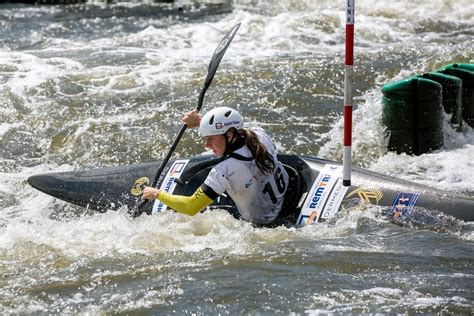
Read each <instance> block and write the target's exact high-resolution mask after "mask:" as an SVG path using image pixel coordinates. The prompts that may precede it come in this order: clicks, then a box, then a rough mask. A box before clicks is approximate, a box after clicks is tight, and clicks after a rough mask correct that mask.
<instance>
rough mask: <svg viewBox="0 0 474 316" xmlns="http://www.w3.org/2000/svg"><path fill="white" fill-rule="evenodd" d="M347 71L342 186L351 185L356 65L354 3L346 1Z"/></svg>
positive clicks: (351, 0)
mask: <svg viewBox="0 0 474 316" xmlns="http://www.w3.org/2000/svg"><path fill="white" fill-rule="evenodd" d="M346 1H347V10H346V69H345V74H344V140H343V142H344V151H343V162H342V164H343V171H342V184H343V185H344V186H346V187H348V186H350V185H351V155H352V77H353V65H354V22H355V21H354V15H355V14H354V10H355V8H354V2H355V0H346Z"/></svg>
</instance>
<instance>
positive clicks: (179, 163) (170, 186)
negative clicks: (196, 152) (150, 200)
mask: <svg viewBox="0 0 474 316" xmlns="http://www.w3.org/2000/svg"><path fill="white" fill-rule="evenodd" d="M188 162H189V160H176V161H175V162H173V164H172V165H171V168H170V169H169V170H168V172H167V173H166V177H165V178H164V180H163V182H161V186H160V189H161V190H164V191H165V192H166V193H173V191H174V189H175V187H176V182H175V181H174V180H175V179H177V178H179V177H180V176H181V174H182V173H183V171H184V169H185V168H186V165H187V164H188ZM167 208H168V207H167V206H166V204H164V203H162V202H161V201H159V200H155V203H154V204H153V213H160V212H163V211H165V210H166V209H167Z"/></svg>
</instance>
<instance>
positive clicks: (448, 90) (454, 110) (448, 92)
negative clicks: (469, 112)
mask: <svg viewBox="0 0 474 316" xmlns="http://www.w3.org/2000/svg"><path fill="white" fill-rule="evenodd" d="M417 77H421V78H425V79H429V80H433V81H436V82H437V83H439V84H440V85H441V86H442V87H443V91H442V101H441V102H442V105H443V108H444V111H445V112H446V113H448V114H452V115H451V123H453V124H456V125H461V123H462V109H463V106H462V80H461V79H459V78H458V77H455V76H450V75H445V74H443V73H439V72H429V73H425V74H422V75H418V76H417Z"/></svg>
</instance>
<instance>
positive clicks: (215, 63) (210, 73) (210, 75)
mask: <svg viewBox="0 0 474 316" xmlns="http://www.w3.org/2000/svg"><path fill="white" fill-rule="evenodd" d="M239 27H240V23H238V24H236V25H235V26H234V27H233V28H232V29H231V30H230V31H229V32H227V34H226V35H224V37H223V38H222V39H221V41H220V42H219V45H217V48H216V50H215V51H214V54H213V55H212V58H211V62H210V64H209V68H208V70H207V76H206V80H204V85H203V87H202V90H201V93H200V94H199V99H198V104H197V106H196V108H195V109H194V110H195V111H196V112H199V111H200V110H201V107H202V103H203V101H204V95H205V94H206V91H207V89H208V88H209V86H210V85H211V82H212V79H214V75H215V74H216V71H217V67H219V63H220V62H221V60H222V57H223V56H224V54H225V52H226V50H227V47H229V45H230V43H231V42H232V39H233V38H234V36H235V33H237V30H238V29H239ZM187 127H188V126H187V125H186V124H183V125H182V126H181V129H180V130H179V132H178V136H176V139H175V140H174V142H173V145H172V146H171V148H170V150H169V151H168V153H167V154H166V157H165V158H164V159H163V161H162V162H161V165H160V168H159V169H158V172H157V173H156V175H155V179H153V183H152V185H151V186H152V187H156V185H157V183H158V180H159V179H160V176H161V174H162V173H163V170H164V169H165V167H166V164H167V163H168V161H169V159H170V157H171V155H172V153H173V151H174V150H175V149H176V146H177V145H178V142H179V140H180V139H181V137H182V136H183V134H184V132H185V131H186V128H187ZM147 202H148V200H141V201H140V200H139V201H138V202H137V203H136V204H135V206H134V208H133V209H132V210H130V211H129V212H128V213H129V215H130V216H131V217H132V218H136V217H138V216H140V215H141V214H142V213H143V210H142V209H143V206H144V205H145V204H146V203H147Z"/></svg>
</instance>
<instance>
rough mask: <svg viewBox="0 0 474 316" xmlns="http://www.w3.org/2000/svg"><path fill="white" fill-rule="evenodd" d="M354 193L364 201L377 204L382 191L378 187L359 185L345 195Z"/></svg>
mask: <svg viewBox="0 0 474 316" xmlns="http://www.w3.org/2000/svg"><path fill="white" fill-rule="evenodd" d="M354 195H357V196H358V197H359V199H361V200H362V201H364V202H366V203H370V204H376V205H378V204H379V202H380V200H381V199H382V197H383V192H382V191H381V190H380V189H379V188H369V187H360V188H358V189H356V190H354V191H352V192H351V193H349V194H348V195H347V197H351V196H354Z"/></svg>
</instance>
